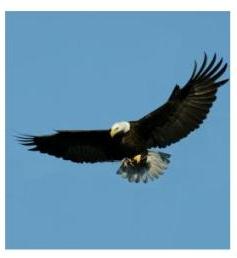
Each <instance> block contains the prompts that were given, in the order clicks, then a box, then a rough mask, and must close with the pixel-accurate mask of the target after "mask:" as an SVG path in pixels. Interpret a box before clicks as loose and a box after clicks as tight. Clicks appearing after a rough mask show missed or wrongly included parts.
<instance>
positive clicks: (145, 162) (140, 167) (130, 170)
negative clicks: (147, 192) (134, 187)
mask: <svg viewBox="0 0 237 258" xmlns="http://www.w3.org/2000/svg"><path fill="white" fill-rule="evenodd" d="M138 156H140V157H139V159H137V156H136V157H134V158H132V159H129V158H125V159H123V160H122V164H121V166H120V168H119V169H118V171H117V174H119V175H121V176H122V177H123V178H124V179H127V180H128V181H129V182H136V183H138V182H141V181H142V182H144V183H147V182H148V181H153V180H154V179H156V178H159V176H160V175H163V174H164V171H165V169H167V167H168V164H169V162H170V160H169V158H170V154H167V153H163V152H154V151H148V153H147V154H145V155H144V154H140V155H138Z"/></svg>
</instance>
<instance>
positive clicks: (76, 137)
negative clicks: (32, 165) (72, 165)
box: [17, 130, 126, 163]
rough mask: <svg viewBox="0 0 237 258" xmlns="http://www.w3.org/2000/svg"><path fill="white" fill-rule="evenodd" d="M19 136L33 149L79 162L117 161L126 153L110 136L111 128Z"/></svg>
mask: <svg viewBox="0 0 237 258" xmlns="http://www.w3.org/2000/svg"><path fill="white" fill-rule="evenodd" d="M17 138H18V140H19V142H20V143H21V144H23V145H26V146H28V147H30V149H29V150H31V151H39V152H41V153H46V154H49V155H53V156H55V157H58V158H63V159H65V160H71V161H73V162H78V163H82V162H91V163H94V162H102V161H115V160H121V159H122V158H124V157H125V155H126V149H125V148H124V146H121V145H120V144H119V141H116V139H115V140H114V139H112V138H111V137H110V134H109V130H94V131H57V133H55V134H52V135H43V136H27V135H25V136H20V137H17Z"/></svg>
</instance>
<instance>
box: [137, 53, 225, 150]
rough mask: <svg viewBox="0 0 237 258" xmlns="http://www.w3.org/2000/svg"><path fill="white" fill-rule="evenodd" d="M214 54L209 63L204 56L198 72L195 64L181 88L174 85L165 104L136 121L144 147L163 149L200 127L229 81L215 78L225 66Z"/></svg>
mask: <svg viewBox="0 0 237 258" xmlns="http://www.w3.org/2000/svg"><path fill="white" fill-rule="evenodd" d="M216 60H217V56H216V54H215V55H214V56H213V58H212V59H211V61H210V62H209V64H208V58H207V55H206V53H205V54H204V60H203V62H202V65H201V66H200V68H199V70H198V71H197V63H196V61H195V64H194V69H193V72H192V75H191V77H190V79H189V80H188V82H187V83H186V84H185V86H184V87H183V88H180V87H179V86H178V85H176V86H175V88H174V90H173V91H172V93H171V95H170V97H169V99H168V101H167V102H166V103H165V104H164V105H162V106H161V107H159V108H158V109H156V110H154V111H153V112H151V113H149V114H148V115H146V116H144V117H143V118H141V119H140V120H138V121H136V125H137V128H138V132H139V133H140V134H141V135H142V136H143V137H144V138H145V139H146V141H147V147H148V148H150V147H156V146H158V147H166V146H168V145H170V144H172V143H175V142H177V141H179V140H180V139H182V138H184V137H186V136H187V135H188V134H189V133H191V132H192V131H194V130H195V129H197V128H199V126H200V125H201V124H202V123H203V120H204V119H205V118H206V117H207V114H208V112H209V110H210V108H211V106H212V105H213V102H214V101H215V100H216V93H217V90H218V88H219V87H220V86H222V85H224V84H225V83H227V82H228V79H225V80H219V81H218V79H219V78H220V77H221V76H222V75H223V74H224V72H225V71H226V68H227V64H224V65H223V59H222V58H221V59H220V60H219V61H218V62H216Z"/></svg>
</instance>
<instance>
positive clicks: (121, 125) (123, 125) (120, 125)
mask: <svg viewBox="0 0 237 258" xmlns="http://www.w3.org/2000/svg"><path fill="white" fill-rule="evenodd" d="M129 130H130V123H129V122H126V121H122V122H117V123H115V124H113V126H112V127H111V129H110V136H111V137H114V136H115V135H116V134H117V133H121V132H123V133H127V132H128V131H129Z"/></svg>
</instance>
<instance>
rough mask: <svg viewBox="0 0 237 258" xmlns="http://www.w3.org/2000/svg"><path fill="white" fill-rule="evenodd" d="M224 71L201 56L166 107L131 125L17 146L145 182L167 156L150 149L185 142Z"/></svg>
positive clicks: (160, 169)
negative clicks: (113, 167)
mask: <svg viewBox="0 0 237 258" xmlns="http://www.w3.org/2000/svg"><path fill="white" fill-rule="evenodd" d="M226 68H227V64H226V63H225V64H223V59H220V60H219V61H218V60H217V57H216V54H215V55H214V56H213V58H212V59H211V60H210V61H209V62H208V58H207V55H206V54H205V55H204V60H203V62H202V64H201V66H200V67H199V69H197V62H196V61H195V63H194V69H193V72H192V75H191V77H190V79H189V80H188V82H187V83H186V84H185V85H184V86H183V87H180V86H179V85H176V86H175V87H174V89H173V91H172V93H171V95H170V97H169V98H168V100H167V102H166V103H165V104H163V105H162V106H160V107H159V108H157V109H156V110H154V111H153V112H151V113H149V114H147V115H145V116H144V117H142V118H141V119H139V120H136V121H129V122H127V121H122V122H117V123H115V124H113V126H112V127H111V129H108V130H89V131H87V130H74V131H72V130H68V131H62V130H57V131H56V133H54V134H51V135H43V136H29V135H23V136H20V137H19V138H18V140H19V141H20V143H21V144H23V145H26V146H29V148H30V149H29V150H31V151H39V152H41V153H47V154H49V155H53V156H55V157H57V158H63V159H65V160H71V161H73V162H77V163H83V162H90V163H95V162H105V161H107V162H108V161H109V162H112V161H120V160H122V163H121V166H120V167H119V169H118V171H117V174H119V175H121V176H122V177H123V178H125V179H127V180H128V181H129V182H136V183H137V182H144V183H146V182H148V181H149V180H154V179H155V178H158V177H159V176H160V175H161V174H163V173H164V170H165V169H166V168H167V166H168V163H169V158H170V155H169V154H167V153H163V152H157V151H152V150H150V149H151V148H154V147H159V148H164V147H166V146H169V145H171V144H173V143H175V142H178V141H179V140H180V139H182V138H184V137H186V136H187V135H188V134H190V133H191V132H192V131H194V130H195V129H197V128H198V127H199V126H200V125H201V123H202V122H203V121H204V119H205V118H206V116H207V114H208V112H209V110H210V108H211V106H212V104H213V102H214V101H215V99H216V92H217V89H218V88H219V87H220V86H222V85H224V84H225V83H226V82H227V81H228V79H224V80H218V79H219V78H220V77H221V76H222V75H223V73H224V72H225V70H226Z"/></svg>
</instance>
